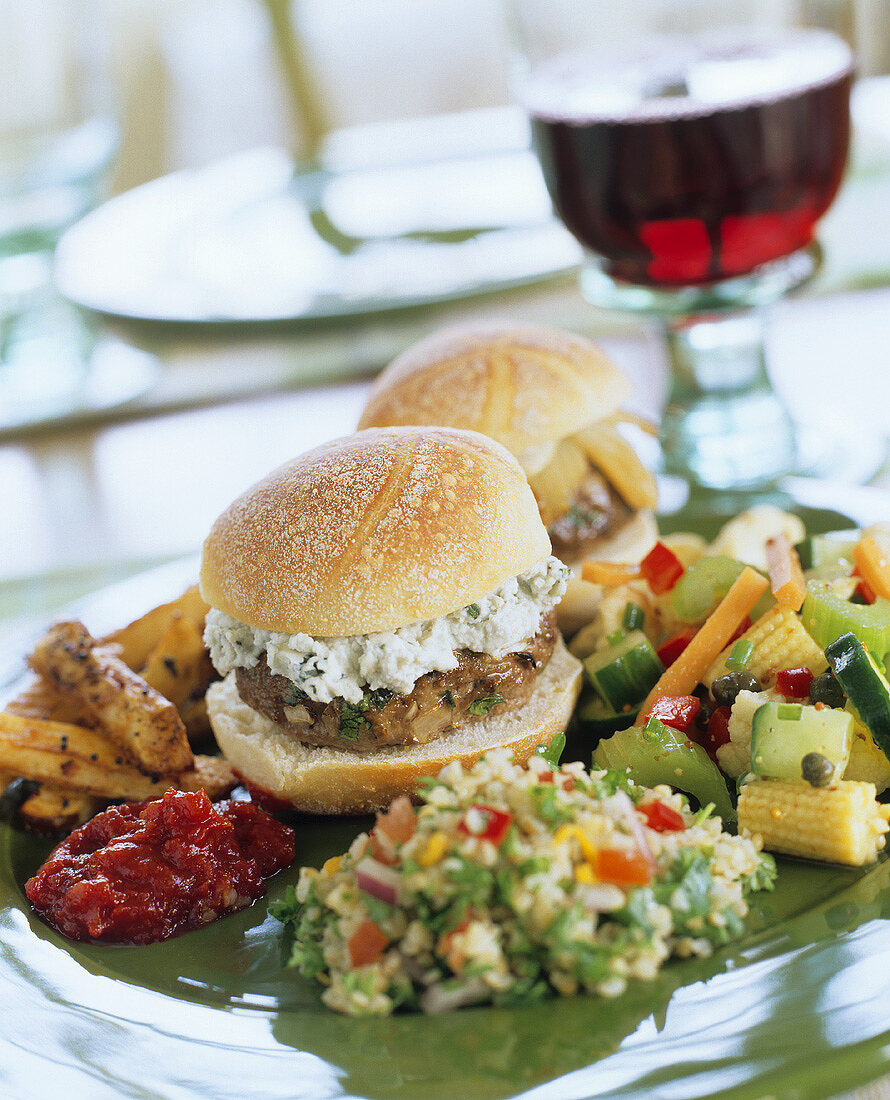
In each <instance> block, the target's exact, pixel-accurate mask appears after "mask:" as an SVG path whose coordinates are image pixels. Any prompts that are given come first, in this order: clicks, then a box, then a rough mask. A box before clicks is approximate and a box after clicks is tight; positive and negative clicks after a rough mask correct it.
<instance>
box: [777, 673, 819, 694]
mask: <svg viewBox="0 0 890 1100" xmlns="http://www.w3.org/2000/svg"><path fill="white" fill-rule="evenodd" d="M812 682H813V674H812V672H810V670H809V669H808V668H783V669H782V670H781V671H780V672H777V673H776V691H778V692H779V694H780V695H784V696H786V697H787V698H789V699H805V698H806V697H807V696H808V695H809V693H810V684H811V683H812Z"/></svg>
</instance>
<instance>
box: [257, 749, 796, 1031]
mask: <svg viewBox="0 0 890 1100" xmlns="http://www.w3.org/2000/svg"><path fill="white" fill-rule="evenodd" d="M420 795H421V799H422V804H421V805H420V806H419V807H418V808H416V809H415V808H414V807H413V806H412V805H411V804H410V802H409V800H408V799H407V798H404V797H402V798H399V799H396V801H395V802H394V803H393V805H392V806H391V807H390V809H389V810H388V811H387V813H385V814H380V815H378V818H377V822H376V825H375V827H374V828H373V829H372V830H371V832H370V833H362V834H361V835H360V836H358V837H357V838H356V839H355V841H354V842H353V843H352V845H351V847H350V849H349V851H348V852H347V853H346V854H345V855H343V856H340V857H336V858H334V859H332V860H329V861H328V862H327V863H326V864H325V866H324V867H323V868H322V870H320V871H319V870H315V869H313V868H309V867H304V868H303V869H302V870H301V872H300V878H299V882H298V885H297V887H296V890H294V888H293V887H290V888H289V891H288V895H287V897H286V899H285V901H284V902H283V903H282V904H280V905H278V906H275V907H273V910H272V911H273V913H274V915H275V916H276V917H278V919H279V920H282V921H284V922H286V923H288V924H290V925H292V926H293V933H294V943H293V951H292V956H291V959H290V965H292V966H294V967H295V968H296V969H297V970H298V971H299V972H300V973H301V974H302V975H304V976H305V977H308V978H314V979H316V980H317V981H318V982H320V983H321V984H322V985H323V986H324V992H323V993H322V1000H323V1001H324V1003H325V1004H326V1005H327V1006H328V1007H329V1008H332V1009H336V1010H337V1011H339V1012H343V1013H347V1014H349V1015H355V1016H359V1015H387V1014H389V1013H391V1012H392V1011H394V1010H395V1009H406V1008H409V1009H416V1008H419V1009H421V1010H423V1011H425V1012H440V1011H444V1010H447V1009H451V1008H459V1007H462V1006H465V1005H470V1004H482V1003H495V1004H500V1005H509V1004H519V1003H531V1002H534V1001H537V1000H539V999H541V998H543V997H546V996H549V995H551V994H552V993H554V992H555V993H558V994H561V995H566V996H568V995H572V994H574V993H577V992H580V991H584V992H587V993H593V994H598V995H600V996H603V997H614V996H617V995H619V994H620V993H622V992H623V991H624V989H625V988H626V986H627V983H628V981H631V980H642V981H645V980H648V979H652V978H654V977H655V976H656V974H657V973H658V971H659V968H660V967H661V965H662V963H664V962H665V960H666V959H668V958H669V957H671V956H672V955H676V956H680V957H688V956H692V955H698V956H706V955H709V954H710V953H711V952H712V950H713V949H714V947H715V945H720V944H723V943H726V942H727V941H728V940H730V939H731V938H733V937H735V936H737V935H738V934H739V933H740V932H741V930H742V918H743V917H744V916H745V914H746V913H747V911H748V907H747V904H746V901H745V898H746V895H747V894H748V893H749V892H751V891H753V890H762V889H770V888H771V887H772V884H773V880H774V877H775V864H774V863H773V860H772V857H770V856H768V855H764V854H762V853H761V852H760V851H759V850H758V845H757V844H756V843H755V841H754V840H752V839H750V838H744V837H737V836H730V835H728V834H727V833H725V832H723V830H722V825H721V822H720V819H719V818H717V817H714V816H712V815H711V814H709V812H708V809H705V810H704V811H700V812H698V813H696V812H693V811H691V810H690V809H689V806H688V803H687V801H686V799H685V797H684V796H683V795H680V794H675V793H673V792H672V791H671V790H670V788H668V787H656V788H654V789H652V790H648V789H645V788H643V787H639V786H636V785H635V784H633V783H632V782H631V781H630V780H629V779H628V778H627V775H626V774H625V773H619V772H601V771H594V772H591V773H588V772H587V771H586V770H585V768H584V766H583V764H580V763H569V764H564V765H562V766H559V765H557V766H556V767H555V768H554V767H553V766H552V765H551V764H550V763H549V762H548V761H547V759H546V758H542V757H539V756H536V757H533V758H532V760H531V761H530V763H529V764H528V765H527V766H524V767H520V766H517V765H515V764H514V763H513V762H512V760H511V758H510V756H509V754H508V753H507V752H505V751H503V750H498V751H495V752H492V753H490V754H489V755H487V756H486V757H484V758H483V759H482V760H480V761H479V762H478V763H477V764H476V765H475V766H474V767H473V768H471V769H465V768H463V767H462V766H461V765H460V764H459V763H454V764H449V765H448V766H447V767H445V768H444V769H443V770H442V771H441V772H440V774H439V776H438V777H437V778H436V779H432V780H429V781H428V782H427V783H426V784H424V786H423V788H422V790H421V792H420Z"/></svg>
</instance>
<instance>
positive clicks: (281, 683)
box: [235, 611, 556, 753]
mask: <svg viewBox="0 0 890 1100" xmlns="http://www.w3.org/2000/svg"><path fill="white" fill-rule="evenodd" d="M555 644H556V613H555V612H554V611H551V612H549V613H548V614H547V615H544V616H543V617H542V618H541V629H540V630H539V631H538V633H537V634H536V635H535V636H534V637H533V638H529V639H528V640H527V641H525V642H523V643H522V648H521V649H519V650H517V651H516V652H514V653H507V654H504V655H503V656H501V657H493V656H490V655H489V654H487V653H474V652H472V651H471V650H468V649H462V650H459V651H458V652H457V654H456V656H457V668H455V669H451V670H450V671H448V672H428V673H427V674H426V675H425V676H421V677H420V679H419V680H418V681H417V682H416V683H415V685H414V687H413V689H412V690H411V691H410V692H408V693H407V694H404V695H396V694H393V693H392V692H389V691H384V690H379V691H367V692H365V697H364V699H363V700H362V702H361V703H360V704H358V705H354V704H352V703H347V702H346V700H344V699H335V700H334V701H333V702H330V703H319V702H316V701H315V700H314V699H310V698H309V696H308V695H306V693H305V692H303V691H300V689H299V688H297V687H296V685H295V684H293V683H292V682H291V681H290V680H288V679H287V678H286V677H284V676H278V675H275V674H274V673H273V672H271V671H270V669H269V666H268V664H267V663H266V661H265V660H261V661H260V662H259V663H258V664H257V665H255V666H254V667H253V668H239V669H237V670H236V673H235V675H236V683H237V685H238V693H239V695H240V696H241V698H242V699H243V700H244V702H245V703H247V705H248V706H249V707H253V709H254V710H256V711H259V713H260V714H262V715H264V716H265V717H266V718H269V719H271V721H273V722H275V723H276V725H279V726H281V727H282V728H284V729H286V730H288V731H289V732H290V733H292V734H293V736H294V737H295V738H296V739H297V740H299V741H305V742H306V743H307V744H310V745H328V746H332V747H336V748H340V749H347V750H349V751H350V752H357V753H366V752H373V751H374V750H375V749H379V748H383V747H385V746H387V745H423V744H426V742H427V741H431V740H433V738H435V737H440V736H441V735H442V734H443V733H448V732H449V731H451V730H454V729H457V728H458V727H460V726H464V725H466V724H467V723H468V722H475V721H478V720H480V719H483V718H485V717H486V716H487V715H488V714H490V713H494V714H502V713H504V712H505V711H509V710H515V709H516V708H517V707H521V706H523V704H525V703H526V702H527V701H528V699H529V697H530V696H531V694H532V692H533V691H534V688H535V681H536V679H537V676H538V673H539V672H540V671H541V670H542V669H543V668H544V666H545V665H546V664H547V662H548V661H549V660H550V657H551V656H552V654H553V647H554V645H555Z"/></svg>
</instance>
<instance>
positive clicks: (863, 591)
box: [850, 565, 877, 604]
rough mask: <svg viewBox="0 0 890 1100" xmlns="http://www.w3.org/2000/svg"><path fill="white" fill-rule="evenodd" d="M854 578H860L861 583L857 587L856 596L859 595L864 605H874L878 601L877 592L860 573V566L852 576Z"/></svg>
mask: <svg viewBox="0 0 890 1100" xmlns="http://www.w3.org/2000/svg"><path fill="white" fill-rule="evenodd" d="M850 576H852V577H858V578H859V583H858V584H857V585H856V591H855V593H854V594H855V595H857V596H858V597H859V598H860V599H861V600H862V601H863V602H864V603H867V604H872V603H874V602H875V600H876V599H877V596H876V595H875V590H874V589H873V588H872V586H871V585H870V584H869V583H868V581H867V580H866V579H865V578H864V577H863V576H862V574H861V573H860V572H859V566H858V565H857V566H856V568H855V569H854V570H853V572H852V573H851V574H850Z"/></svg>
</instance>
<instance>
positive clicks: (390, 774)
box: [207, 640, 581, 814]
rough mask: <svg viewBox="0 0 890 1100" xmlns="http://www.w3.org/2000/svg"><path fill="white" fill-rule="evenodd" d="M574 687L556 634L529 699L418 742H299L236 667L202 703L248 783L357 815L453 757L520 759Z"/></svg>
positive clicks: (467, 761) (324, 810) (544, 740)
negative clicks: (244, 690) (253, 694)
mask: <svg viewBox="0 0 890 1100" xmlns="http://www.w3.org/2000/svg"><path fill="white" fill-rule="evenodd" d="M580 690H581V663H580V661H578V660H576V659H575V658H574V657H573V656H572V655H571V654H570V653H569V652H568V650H567V649H566V648H565V646H564V645H563V643H562V641H561V640H560V641H558V642H557V645H556V648H555V650H554V652H553V656H552V657H551V659H550V661H549V662H548V664H547V667H546V668H545V669H544V670H543V672H541V674H540V675H539V677H538V683H537V686H536V688H535V691H534V693H533V694H532V696H531V698H530V699H529V701H528V702H527V703H526V704H525V706H523V707H520V708H518V709H517V710H513V711H508V712H507V713H506V714H495V715H489V716H488V717H487V718H485V719H483V720H481V721H478V722H472V723H470V724H469V725H466V726H463V727H461V728H460V729H458V730H455V731H454V732H453V733H449V734H446V735H445V736H443V737H438V738H436V739H434V740H432V741H429V742H428V743H427V744H425V745H410V746H394V747H388V748H383V749H379V750H377V751H376V752H372V753H367V754H364V755H359V754H358V753H354V752H346V751H344V750H343V749H336V748H328V747H318V746H315V745H306V744H304V743H303V742H301V741H297V740H296V739H295V738H294V737H292V736H291V735H289V734H288V733H286V732H285V731H284V730H283V729H281V727H280V726H277V725H276V724H275V723H274V722H272V721H270V720H269V719H268V718H265V717H264V716H263V715H261V714H259V713H258V712H257V711H255V710H253V708H252V707H249V706H248V705H247V704H246V703H245V702H244V701H243V700H242V699H241V696H240V695H239V694H238V688H237V685H236V681H235V673H234V672H230V673H229V674H228V676H226V678H225V679H224V680H222V681H220V682H219V683H216V684H213V685H211V687H210V689H209V690H208V692H207V710H208V713H209V715H210V722H211V725H212V726H213V732H214V733H215V734H216V740H217V742H218V744H219V747H220V749H221V750H222V752H223V754H224V755H225V757H226V759H227V760H228V761H229V762H230V763H231V765H232V767H233V768H234V769H235V771H236V772H237V773H238V774H239V775H240V776H241V777H242V778H243V779H244V780H245V781H246V782H247V783H249V784H250V785H252V786H255V787H257V788H259V789H261V790H262V791H264V792H267V793H268V794H271V795H274V796H275V797H277V798H280V799H282V800H284V801H285V802H290V803H291V804H292V805H293V806H294V807H295V809H297V810H301V811H303V812H304V813H313V814H360V813H370V812H373V811H375V810H379V809H383V808H384V807H385V806H388V805H389V803H390V802H391V801H392V800H393V799H394V798H395V797H397V796H398V795H400V794H408V795H413V793H414V791H415V789H416V787H417V783H418V780H420V779H422V778H423V777H424V776H428V775H437V774H438V772H439V771H440V770H441V769H442V768H443V767H444V766H445V765H446V764H448V763H450V762H451V761H453V760H460V761H461V763H462V764H464V765H465V766H467V767H469V766H471V765H472V764H474V763H475V762H476V761H477V760H478V759H479V757H480V756H482V755H483V754H484V753H485V752H487V751H488V750H490V749H493V748H501V747H503V748H508V749H512V751H513V758H514V760H515V761H516V762H517V763H520V764H521V763H524V762H525V761H526V760H528V758H529V757H530V756H531V755H532V754H533V753H534V751H535V749H536V748H537V746H538V745H542V744H549V743H550V741H551V739H552V738H553V737H554V736H555V734H557V733H558V732H560V731H561V730H564V729H565V728H566V726H567V725H568V722H569V719H570V717H571V714H572V710H573V709H574V706H575V703H576V701H577V698H578V693H579V691H580Z"/></svg>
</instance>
